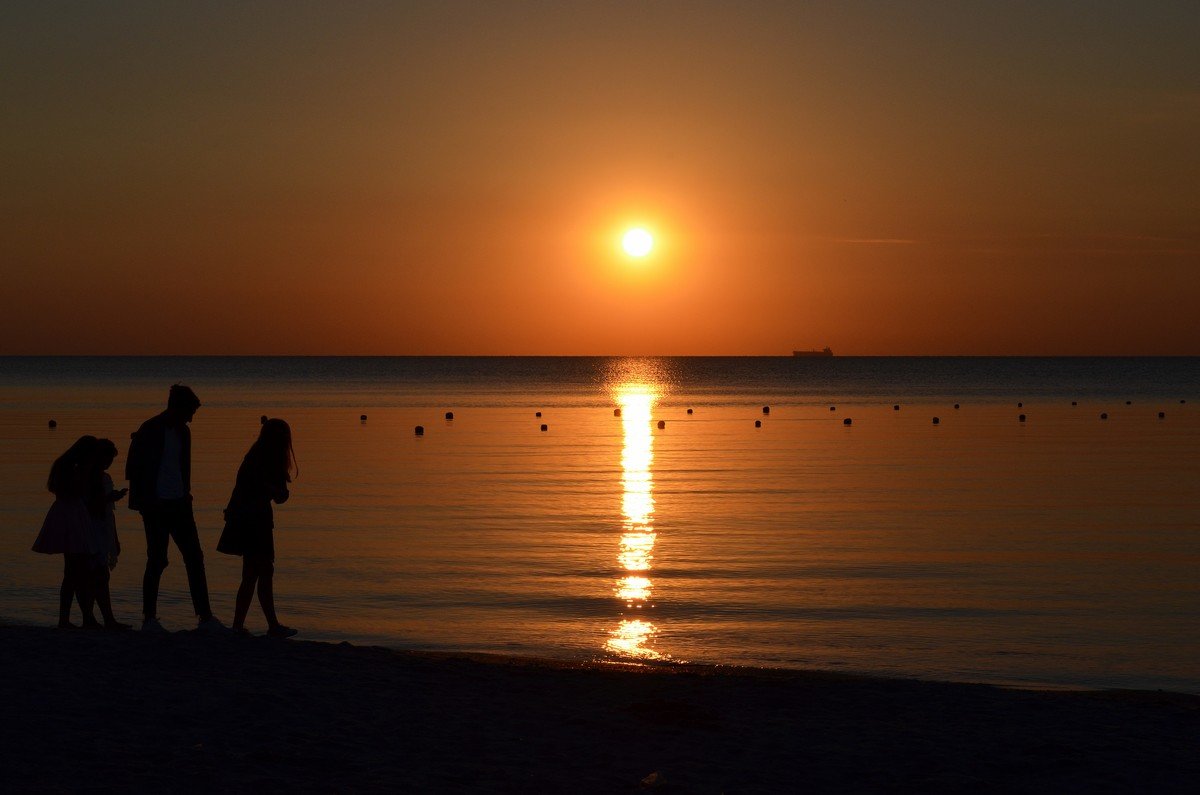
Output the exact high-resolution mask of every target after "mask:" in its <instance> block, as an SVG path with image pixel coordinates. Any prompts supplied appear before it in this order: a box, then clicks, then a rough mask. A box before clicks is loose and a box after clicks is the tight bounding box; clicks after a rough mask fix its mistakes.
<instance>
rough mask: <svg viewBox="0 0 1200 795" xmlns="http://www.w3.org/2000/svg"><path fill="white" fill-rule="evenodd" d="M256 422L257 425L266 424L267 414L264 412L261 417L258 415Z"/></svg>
mask: <svg viewBox="0 0 1200 795" xmlns="http://www.w3.org/2000/svg"><path fill="white" fill-rule="evenodd" d="M258 424H259V425H266V424H267V415H266V414H264V415H262V416H261V417H259V418H258Z"/></svg>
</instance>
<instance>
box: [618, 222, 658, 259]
mask: <svg viewBox="0 0 1200 795" xmlns="http://www.w3.org/2000/svg"><path fill="white" fill-rule="evenodd" d="M621 248H623V249H625V253H626V254H628V255H629V256H631V257H638V258H641V257H644V256H646V255H647V254H649V253H650V251H651V249H653V248H654V236H653V235H651V234H650V233H649V232H647V231H646V230H645V229H643V228H641V227H640V226H636V227H634V228H633V229H630V230H629V231H627V232H626V233H625V236H624V237H622V238H621Z"/></svg>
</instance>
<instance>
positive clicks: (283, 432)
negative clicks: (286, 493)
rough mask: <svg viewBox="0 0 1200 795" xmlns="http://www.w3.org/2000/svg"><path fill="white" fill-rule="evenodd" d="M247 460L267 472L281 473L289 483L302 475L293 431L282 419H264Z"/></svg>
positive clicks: (247, 454)
mask: <svg viewBox="0 0 1200 795" xmlns="http://www.w3.org/2000/svg"><path fill="white" fill-rule="evenodd" d="M246 458H247V459H249V460H251V461H254V462H255V464H257V465H258V466H260V467H262V468H263V469H264V470H265V471H268V472H271V473H281V474H282V475H283V477H284V479H286V480H287V482H288V483H291V482H292V478H293V477H296V476H298V475H299V474H300V467H299V465H297V464H296V452H295V451H294V450H293V449H292V429H291V427H290V426H289V425H288V424H287V423H286V422H284V421H283V420H280V419H267V418H266V417H263V418H262V430H260V431H259V432H258V439H257V440H256V441H255V442H254V444H252V445H250V451H249V452H248V453H246Z"/></svg>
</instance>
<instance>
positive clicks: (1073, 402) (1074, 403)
mask: <svg viewBox="0 0 1200 795" xmlns="http://www.w3.org/2000/svg"><path fill="white" fill-rule="evenodd" d="M1071 405H1072V406H1078V405H1079V404H1078V403H1076V402H1075V401H1074V400H1072V401H1071Z"/></svg>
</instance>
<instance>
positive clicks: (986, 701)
mask: <svg viewBox="0 0 1200 795" xmlns="http://www.w3.org/2000/svg"><path fill="white" fill-rule="evenodd" d="M0 678H2V679H3V681H4V682H5V683H6V687H5V696H4V699H3V707H2V710H0V715H2V716H3V720H0V732H2V735H0V747H3V748H4V757H5V760H6V761H5V765H4V775H3V778H4V783H5V789H6V791H9V792H55V791H87V792H103V791H131V790H138V791H151V792H163V791H177V792H201V791H203V792H214V791H237V792H242V791H253V792H282V791H289V792H293V791H383V790H387V791H410V792H418V791H442V792H445V791H482V792H564V791H571V792H637V791H663V792H714V793H716V792H727V793H733V792H784V791H791V792H799V791H804V792H880V791H884V792H886V791H923V792H959V791H965V790H971V791H975V792H998V791H1004V792H1089V793H1096V792H1126V791H1143V792H1184V791H1192V787H1194V785H1195V781H1196V780H1197V779H1198V777H1200V754H1198V753H1197V740H1198V738H1200V697H1197V696H1193V695H1185V694H1176V693H1169V692H1163V691H1032V690H1016V689H1006V688H999V687H994V686H987V685H973V684H951V683H942V682H929V681H917V680H908V679H884V678H870V677H855V676H846V675H841V674H835V673H825V672H819V671H795V670H787V671H785V670H771V669H749V668H737V667H724V666H721V667H711V666H691V665H649V666H647V665H632V664H611V663H572V662H564V661H550V660H541V659H531V658H517V657H503V656H494V655H466V654H441V653H428V652H403V651H393V650H389V649H385V648H380V647H360V646H352V645H350V644H346V643H342V644H331V643H313V642H297V641H273V640H268V639H265V638H248V637H240V636H232V635H227V636H210V635H200V634H198V633H196V632H176V633H172V634H168V635H158V636H152V635H142V634H140V633H136V632H128V633H105V632H88V631H84V630H75V631H71V630H68V631H62V630H55V629H49V628H41V627H29V626H4V627H0Z"/></svg>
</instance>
